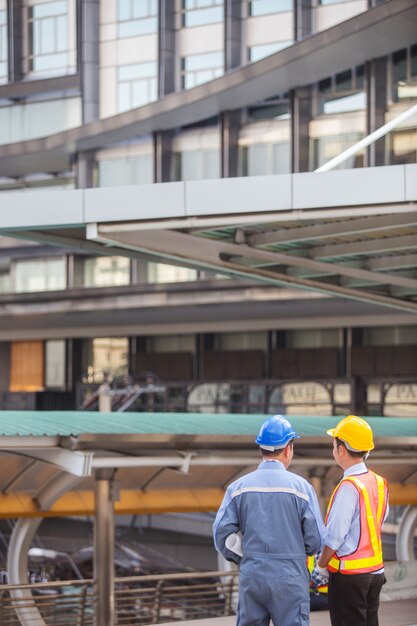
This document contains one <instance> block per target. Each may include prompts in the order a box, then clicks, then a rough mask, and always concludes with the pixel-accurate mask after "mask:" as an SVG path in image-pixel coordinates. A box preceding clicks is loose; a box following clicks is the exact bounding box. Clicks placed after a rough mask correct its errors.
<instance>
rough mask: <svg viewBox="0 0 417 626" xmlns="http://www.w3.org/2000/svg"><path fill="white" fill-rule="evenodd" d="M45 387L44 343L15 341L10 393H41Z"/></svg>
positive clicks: (11, 350) (11, 357)
mask: <svg viewBox="0 0 417 626" xmlns="http://www.w3.org/2000/svg"><path fill="white" fill-rule="evenodd" d="M43 386H44V354H43V341H13V342H12V345H11V349H10V383H9V391H41V390H42V389H43Z"/></svg>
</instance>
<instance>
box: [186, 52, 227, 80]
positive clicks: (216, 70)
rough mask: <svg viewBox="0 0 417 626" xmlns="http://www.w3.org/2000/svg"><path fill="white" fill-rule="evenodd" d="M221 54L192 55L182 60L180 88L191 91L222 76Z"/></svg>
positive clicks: (222, 61) (222, 59)
mask: <svg viewBox="0 0 417 626" xmlns="http://www.w3.org/2000/svg"><path fill="white" fill-rule="evenodd" d="M223 66H224V57H223V52H207V53H206V54H193V55H190V56H188V57H184V58H183V59H182V86H183V88H184V89H191V87H196V86H197V85H201V84H202V83H206V82H208V81H209V80H213V78H217V77H218V76H222V75H223V71H224V70H223Z"/></svg>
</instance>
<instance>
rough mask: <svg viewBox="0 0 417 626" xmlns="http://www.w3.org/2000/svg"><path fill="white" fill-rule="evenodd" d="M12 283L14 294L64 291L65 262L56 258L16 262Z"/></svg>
mask: <svg viewBox="0 0 417 626" xmlns="http://www.w3.org/2000/svg"><path fill="white" fill-rule="evenodd" d="M14 281H15V292H16V293H22V292H25V291H53V290H56V289H65V287H66V260H65V259H64V258H58V259H39V260H31V261H16V262H15V264H14Z"/></svg>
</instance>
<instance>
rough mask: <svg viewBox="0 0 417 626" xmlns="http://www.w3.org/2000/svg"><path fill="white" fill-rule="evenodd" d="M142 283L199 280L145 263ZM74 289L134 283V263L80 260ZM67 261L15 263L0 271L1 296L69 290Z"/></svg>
mask: <svg viewBox="0 0 417 626" xmlns="http://www.w3.org/2000/svg"><path fill="white" fill-rule="evenodd" d="M140 274H141V277H140V278H141V279H142V280H144V281H145V282H151V283H170V282H184V281H190V280H196V279H197V272H196V271H195V270H192V269H187V268H182V267H175V266H171V265H164V264H160V263H144V264H143V271H141V272H140ZM71 282H72V284H73V285H74V287H112V286H117V285H128V284H130V282H131V261H130V259H128V258H126V257H115V256H113V257H110V256H109V257H91V258H82V257H76V258H75V262H74V274H73V276H72V278H71ZM67 286H68V283H67V259H66V258H65V257H50V258H42V259H30V260H14V261H13V262H12V263H11V264H10V268H9V269H0V293H26V292H40V291H56V290H61V289H66V288H67Z"/></svg>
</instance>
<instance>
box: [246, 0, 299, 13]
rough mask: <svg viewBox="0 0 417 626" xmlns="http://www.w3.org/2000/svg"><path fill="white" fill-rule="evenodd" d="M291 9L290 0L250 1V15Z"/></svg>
mask: <svg viewBox="0 0 417 626" xmlns="http://www.w3.org/2000/svg"><path fill="white" fill-rule="evenodd" d="M292 9H293V4H292V0H252V2H251V3H250V15H253V16H257V15H267V14H268V13H282V12H284V11H292Z"/></svg>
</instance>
